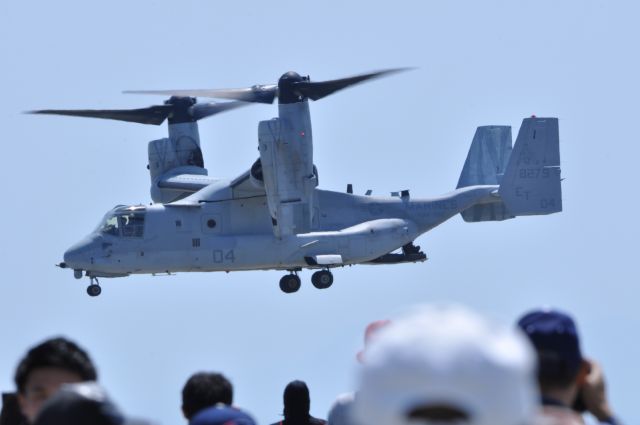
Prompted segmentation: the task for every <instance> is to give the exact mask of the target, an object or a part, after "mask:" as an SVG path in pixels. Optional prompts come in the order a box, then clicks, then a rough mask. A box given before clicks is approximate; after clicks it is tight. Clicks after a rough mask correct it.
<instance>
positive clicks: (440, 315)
mask: <svg viewBox="0 0 640 425" xmlns="http://www.w3.org/2000/svg"><path fill="white" fill-rule="evenodd" d="M355 400H356V401H355V414H356V420H357V421H358V422H359V423H363V424H373V423H375V424H377V425H404V424H407V425H408V424H417V423H420V424H439V425H440V424H445V423H451V424H473V425H526V424H530V423H532V422H533V420H534V417H535V415H536V412H537V405H538V393H537V390H536V385H535V377H534V353H533V350H532V349H531V346H530V344H529V343H528V342H527V340H526V338H525V337H524V336H523V335H521V333H520V332H519V331H517V330H515V329H513V328H512V327H506V326H498V325H494V324H492V323H489V322H488V321H486V320H485V319H484V318H482V317H480V316H478V315H477V314H475V313H472V312H470V311H468V310H466V309H463V308H461V307H425V308H423V309H421V310H419V311H416V312H414V313H412V314H410V315H408V316H406V317H404V318H401V319H398V320H394V321H393V322H392V323H391V324H390V325H388V326H387V327H385V328H384V329H382V330H381V331H380V333H379V334H378V335H377V336H376V339H375V341H373V342H372V344H371V346H370V347H369V348H368V349H367V352H366V356H365V362H364V364H363V367H362V370H361V374H360V385H359V392H358V394H357V396H356V399H355Z"/></svg>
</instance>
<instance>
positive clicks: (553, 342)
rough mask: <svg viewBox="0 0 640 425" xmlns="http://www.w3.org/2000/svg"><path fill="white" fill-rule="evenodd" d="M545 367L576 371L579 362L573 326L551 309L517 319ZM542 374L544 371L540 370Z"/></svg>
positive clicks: (561, 314)
mask: <svg viewBox="0 0 640 425" xmlns="http://www.w3.org/2000/svg"><path fill="white" fill-rule="evenodd" d="M518 327H520V329H522V330H523V331H524V333H525V334H526V335H527V336H528V337H529V340H530V341H531V343H532V344H533V346H534V347H535V348H536V351H538V354H539V356H540V358H541V359H545V360H546V362H545V363H546V364H554V363H555V364H557V365H558V367H562V365H564V367H566V368H567V369H568V370H571V371H577V370H578V369H579V368H580V365H581V364H582V362H583V357H582V352H581V351H580V338H579V337H578V330H577V328H576V324H575V322H574V321H573V319H572V318H571V316H569V315H568V314H566V313H564V312H562V311H559V310H553V309H538V310H533V311H530V312H529V313H527V314H525V315H524V316H522V317H521V318H520V320H518ZM541 372H543V373H544V371H541Z"/></svg>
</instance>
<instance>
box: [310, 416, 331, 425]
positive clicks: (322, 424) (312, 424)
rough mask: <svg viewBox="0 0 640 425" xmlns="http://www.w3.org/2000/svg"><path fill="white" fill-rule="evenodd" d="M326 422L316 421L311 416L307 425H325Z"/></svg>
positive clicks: (322, 420) (316, 419)
mask: <svg viewBox="0 0 640 425" xmlns="http://www.w3.org/2000/svg"><path fill="white" fill-rule="evenodd" d="M326 423H327V421H325V420H324V419H318V418H314V417H313V416H311V417H310V418H309V425H326Z"/></svg>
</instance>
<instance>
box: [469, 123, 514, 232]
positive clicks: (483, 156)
mask: <svg viewBox="0 0 640 425" xmlns="http://www.w3.org/2000/svg"><path fill="white" fill-rule="evenodd" d="M510 156H511V127H509V126H504V125H486V126H482V127H478V129H477V130H476V134H475V136H473V142H471V147H470V148H469V154H468V155H467V160H466V161H465V163H464V167H463V168H462V173H461V174H460V179H459V180H458V186H457V187H458V188H461V187H467V186H476V185H499V184H500V181H501V180H502V176H503V174H504V172H505V169H506V168H507V163H508V162H509V157H510ZM460 215H462V218H463V219H464V221H467V222H476V221H499V220H505V219H508V218H512V215H511V214H509V213H508V212H507V210H506V208H505V206H504V204H503V203H502V202H494V203H490V204H481V205H474V206H472V207H471V208H468V209H466V210H464V211H462V212H461V213H460Z"/></svg>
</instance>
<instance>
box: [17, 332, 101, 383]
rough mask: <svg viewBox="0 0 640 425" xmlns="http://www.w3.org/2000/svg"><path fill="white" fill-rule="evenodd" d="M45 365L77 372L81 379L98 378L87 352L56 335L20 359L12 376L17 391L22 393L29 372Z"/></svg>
mask: <svg viewBox="0 0 640 425" xmlns="http://www.w3.org/2000/svg"><path fill="white" fill-rule="evenodd" d="M45 367H54V368H58V369H63V370H66V371H68V372H72V373H77V374H78V375H79V376H80V378H82V380H83V381H95V380H97V379H98V373H97V372H96V368H95V366H94V365H93V362H92V361H91V358H90V357H89V355H88V354H87V352H86V351H84V350H83V349H82V348H80V347H79V346H78V345H77V344H76V343H75V342H73V341H69V340H68V339H65V338H61V337H58V338H52V339H48V340H46V341H44V342H42V343H40V344H38V345H36V346H35V347H32V348H31V349H30V350H29V351H28V352H27V355H26V356H25V357H24V358H23V359H22V360H21V361H20V363H19V364H18V367H17V368H16V374H15V377H14V380H15V383H16V387H17V388H18V392H20V393H24V391H25V384H26V383H27V379H28V378H29V375H30V374H31V372H33V371H34V370H36V369H41V368H45Z"/></svg>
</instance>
